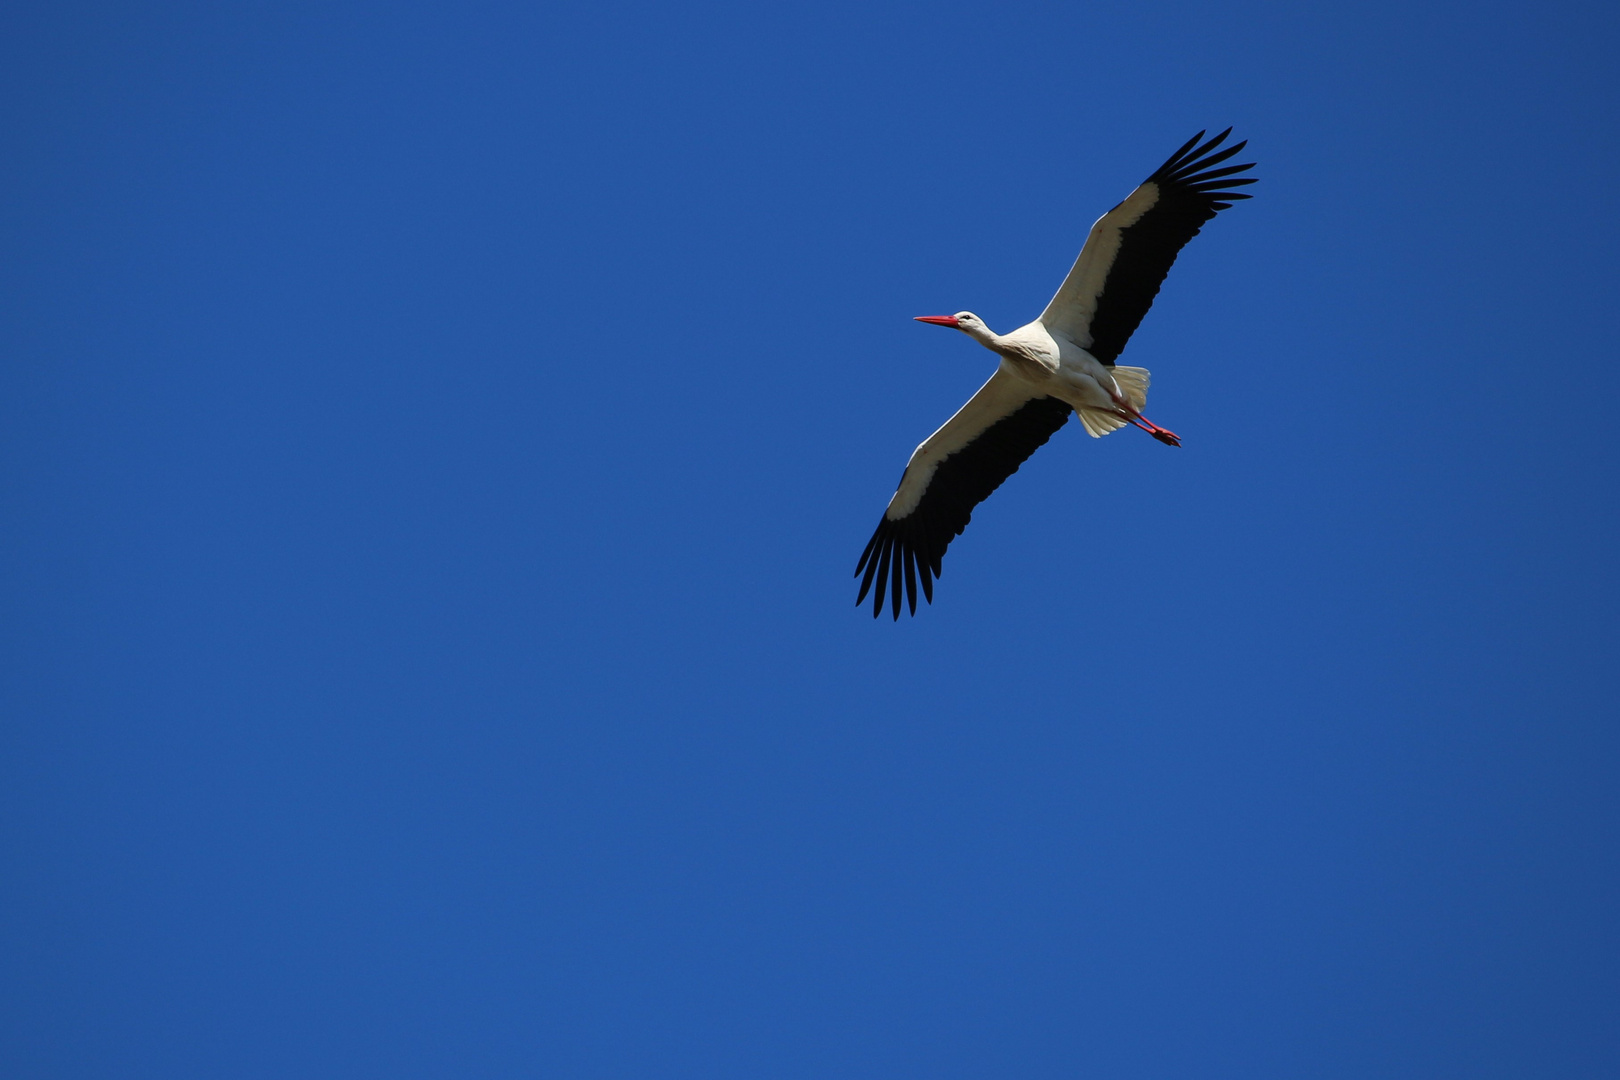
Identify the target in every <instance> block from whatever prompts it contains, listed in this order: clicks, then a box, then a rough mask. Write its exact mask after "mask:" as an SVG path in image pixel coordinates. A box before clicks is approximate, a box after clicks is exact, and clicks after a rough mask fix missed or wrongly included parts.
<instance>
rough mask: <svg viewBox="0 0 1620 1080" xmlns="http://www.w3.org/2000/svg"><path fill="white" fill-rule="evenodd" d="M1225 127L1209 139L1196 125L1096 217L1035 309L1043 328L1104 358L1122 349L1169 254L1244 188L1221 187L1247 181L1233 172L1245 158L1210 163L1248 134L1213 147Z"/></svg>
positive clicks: (1226, 155)
mask: <svg viewBox="0 0 1620 1080" xmlns="http://www.w3.org/2000/svg"><path fill="white" fill-rule="evenodd" d="M1231 131H1232V129H1231V128H1227V129H1226V130H1225V131H1223V132H1221V133H1220V134H1219V135H1217V136H1215V137H1214V138H1213V139H1210V140H1209V141H1208V142H1206V143H1203V144H1202V145H1199V140H1200V139H1202V138H1203V137H1204V133H1203V132H1202V131H1200V132H1199V133H1198V134H1197V135H1194V136H1193V137H1192V138H1191V139H1189V140H1188V141H1187V143H1186V144H1185V145H1184V146H1182V148H1181V149H1180V150H1177V151H1176V152H1175V153H1174V154H1172V155H1171V156H1170V160H1169V161H1166V162H1165V163H1164V164H1163V165H1160V166H1159V168H1158V169H1157V170H1156V171H1155V172H1154V173H1153V175H1152V176H1150V177H1148V178H1147V179H1146V180H1144V181H1143V182H1142V184H1141V186H1140V187H1138V188H1137V189H1136V190H1135V191H1133V192H1131V194H1130V196H1129V197H1128V198H1126V200H1125V201H1124V202H1122V203H1120V204H1119V205H1118V206H1116V207H1114V208H1113V209H1112V210H1110V211H1108V213H1106V214H1104V215H1103V216H1102V217H1100V218H1098V219H1097V223H1096V224H1095V225H1093V226H1092V227H1091V233H1090V235H1088V236H1087V237H1086V244H1085V247H1083V248H1082V249H1081V250H1080V257H1079V258H1078V259H1076V260H1075V262H1074V268H1073V269H1072V270H1070V271H1069V276H1068V277H1066V278H1064V279H1063V286H1062V287H1061V288H1059V289H1058V291H1057V295H1056V296H1054V297H1053V298H1052V302H1051V303H1050V304H1048V305H1046V310H1045V311H1043V312H1041V322H1042V323H1043V324H1044V325H1045V326H1046V328H1047V329H1048V330H1051V331H1055V332H1057V333H1061V334H1063V335H1064V336H1065V337H1067V338H1068V339H1069V340H1070V341H1072V342H1074V343H1075V344H1076V345H1078V346H1080V347H1081V348H1083V349H1085V350H1086V351H1088V352H1090V353H1091V355H1092V356H1095V357H1096V358H1097V359H1098V360H1100V361H1102V362H1103V363H1105V364H1112V363H1113V362H1114V360H1115V359H1116V358H1117V357H1118V356H1119V354H1120V353H1121V352H1123V351H1125V343H1126V342H1127V341H1129V340H1130V337H1131V334H1133V333H1135V332H1136V328H1137V326H1138V325H1140V324H1141V322H1142V316H1144V315H1146V314H1147V312H1148V308H1150V307H1152V306H1153V298H1154V297H1155V296H1158V295H1159V286H1160V285H1162V284H1163V283H1164V277H1165V275H1166V274H1168V273H1169V272H1170V266H1171V264H1172V263H1174V262H1175V261H1176V255H1177V254H1178V253H1179V252H1180V251H1181V249H1182V248H1183V247H1185V246H1186V244H1187V241H1189V240H1191V239H1192V238H1193V237H1195V236H1197V235H1198V231H1199V230H1200V229H1202V228H1203V226H1204V222H1206V221H1208V220H1209V219H1210V218H1212V217H1214V216H1215V215H1216V213H1218V212H1219V211H1221V210H1225V209H1226V208H1227V207H1229V206H1231V205H1232V201H1233V200H1235V199H1247V198H1248V197H1249V196H1247V195H1244V194H1242V193H1239V192H1235V191H1230V190H1227V189H1229V188H1234V187H1241V186H1242V185H1244V184H1252V183H1254V181H1255V178H1254V177H1238V176H1236V175H1235V174H1237V173H1240V172H1242V171H1243V170H1244V169H1249V168H1253V163H1252V162H1251V163H1249V164H1247V165H1228V166H1227V167H1225V168H1222V169H1217V168H1215V166H1217V165H1219V164H1220V163H1221V162H1223V161H1225V160H1227V159H1228V158H1230V157H1233V156H1234V155H1236V154H1237V153H1238V152H1239V151H1240V150H1242V149H1243V148H1244V147H1245V146H1247V145H1248V144H1247V142H1240V143H1236V144H1234V145H1232V146H1229V147H1227V148H1226V149H1225V150H1220V151H1216V149H1215V148H1216V147H1217V146H1219V145H1220V144H1221V143H1222V142H1223V141H1224V140H1225V139H1226V136H1227V135H1229V134H1231Z"/></svg>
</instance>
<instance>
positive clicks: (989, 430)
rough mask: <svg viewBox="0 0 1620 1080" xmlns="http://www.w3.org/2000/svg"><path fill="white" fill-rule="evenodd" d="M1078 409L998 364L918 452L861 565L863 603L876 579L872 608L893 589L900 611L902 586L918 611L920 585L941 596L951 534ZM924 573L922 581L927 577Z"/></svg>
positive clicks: (930, 596) (875, 611) (929, 596)
mask: <svg viewBox="0 0 1620 1080" xmlns="http://www.w3.org/2000/svg"><path fill="white" fill-rule="evenodd" d="M1073 411H1074V410H1073V409H1072V408H1071V407H1070V406H1069V405H1068V404H1067V403H1066V402H1063V401H1059V400H1058V399H1057V398H1051V397H1045V396H1042V395H1041V394H1040V393H1039V392H1038V391H1036V390H1034V388H1033V387H1031V386H1030V384H1029V383H1027V382H1025V381H1024V380H1022V379H1020V378H1018V377H1017V376H1015V375H1011V374H1008V373H1007V372H1005V371H1002V370H1000V369H998V370H997V371H996V373H995V374H994V375H992V376H990V380H989V381H988V382H986V383H985V384H984V385H983V386H981V387H980V388H979V391H978V393H976V394H974V395H973V397H972V398H970V399H969V400H968V403H967V404H966V405H963V406H962V408H961V409H959V410H958V411H957V413H956V415H955V416H953V417H951V418H950V419H949V420H947V421H946V422H945V424H944V425H943V426H941V427H940V429H939V430H938V431H936V432H934V433H933V434H932V435H930V436H929V437H928V439H927V440H926V441H925V442H924V443H923V444H922V445H921V446H919V447H917V449H916V451H915V452H914V453H913V454H912V455H911V461H910V462H908V463H907V465H906V471H905V473H904V474H903V475H902V476H901V477H900V487H899V489H898V490H896V491H895V493H894V498H893V499H891V500H889V508H888V509H887V510H886V511H884V514H883V517H882V519H881V520H880V521H879V522H878V527H877V530H876V531H875V532H874V533H873V534H872V539H871V540H869V541H867V544H866V550H865V551H864V552H863V553H862V554H861V560H860V562H859V563H858V564H857V565H856V567H855V576H856V577H859V578H861V589H860V595H859V596H857V597H856V599H855V603H856V604H857V605H859V604H861V603H863V602H865V600H866V594H867V592H868V591H871V590H872V588H873V586H876V591H875V592H874V593H873V597H872V615H873V616H874V617H876V616H878V615H881V614H882V612H883V600H884V597H885V595H887V596H888V598H889V601H890V607H891V609H892V610H893V612H894V617H895V618H896V619H898V618H899V617H900V605H901V599H902V596H901V591H902V589H904V599H905V602H906V606H907V607H908V608H909V609H910V611H911V613H912V614H913V615H915V614H916V613H917V591H918V589H917V586H918V584H919V583H920V584H921V586H922V594H923V598H924V599H925V600H927V601H928V602H929V603H930V604H931V603H933V602H934V583H933V579H934V578H937V577H939V572H940V563H941V561H942V560H943V558H944V556H945V549H946V548H948V547H950V544H951V541H952V540H954V539H955V538H956V537H958V536H960V535H961V534H962V530H963V529H965V528H967V524H968V521H969V519H970V518H972V516H973V509H974V507H976V506H978V505H979V504H980V503H981V502H983V501H984V500H985V499H987V498H989V497H990V493H991V492H993V491H995V490H996V488H998V487H1000V486H1001V483H1002V481H1004V480H1006V479H1007V477H1009V476H1011V475H1012V474H1013V473H1015V472H1017V471H1018V467H1019V466H1020V465H1022V464H1023V463H1024V462H1025V461H1026V460H1028V459H1029V456H1030V455H1031V454H1033V453H1034V452H1035V451H1036V450H1038V449H1040V447H1041V446H1042V445H1043V444H1045V442H1046V440H1048V439H1050V438H1051V437H1052V435H1053V434H1054V433H1055V432H1056V431H1057V430H1058V428H1060V427H1062V426H1063V425H1064V423H1065V422H1066V421H1067V420H1068V419H1069V416H1070V415H1071V414H1072V413H1073ZM919 579H920V582H919Z"/></svg>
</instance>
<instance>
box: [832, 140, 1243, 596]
mask: <svg viewBox="0 0 1620 1080" xmlns="http://www.w3.org/2000/svg"><path fill="white" fill-rule="evenodd" d="M1231 132H1232V129H1231V128H1227V129H1226V130H1225V131H1223V132H1221V133H1220V134H1219V135H1216V136H1215V137H1214V138H1212V139H1210V140H1209V141H1208V142H1202V141H1201V140H1202V139H1203V138H1204V132H1202V131H1200V132H1199V133H1198V134H1197V135H1194V136H1193V137H1192V138H1191V139H1188V140H1187V142H1186V143H1185V144H1184V145H1183V146H1182V147H1181V149H1179V150H1177V151H1176V152H1175V153H1174V154H1172V155H1170V160H1168V161H1166V162H1165V163H1164V164H1163V165H1160V166H1159V167H1158V169H1156V170H1155V171H1154V173H1153V175H1152V176H1150V177H1148V178H1147V179H1146V180H1144V181H1143V182H1142V184H1141V186H1139V187H1138V188H1137V189H1136V190H1135V191H1133V192H1131V193H1130V195H1129V196H1127V197H1126V199H1125V201H1124V202H1122V203H1120V204H1119V205H1118V206H1116V207H1114V208H1113V209H1112V210H1110V211H1108V213H1106V214H1104V215H1103V216H1102V217H1100V218H1098V219H1097V223H1096V224H1095V225H1093V226H1092V227H1091V232H1090V234H1089V235H1088V236H1087V237H1086V243H1085V246H1084V247H1083V248H1081V249H1080V257H1079V258H1077V259H1076V260H1075V261H1074V267H1073V269H1071V270H1070V271H1069V276H1068V277H1066V278H1064V279H1063V284H1062V286H1060V287H1059V288H1058V291H1057V295H1056V296H1054V297H1052V302H1051V303H1050V304H1047V305H1046V310H1045V311H1043V312H1041V316H1040V318H1038V319H1036V320H1035V321H1034V322H1032V323H1029V324H1028V325H1025V326H1020V327H1019V328H1018V329H1017V330H1014V331H1013V332H1012V333H1010V334H997V333H995V332H994V331H993V330H991V329H990V328H989V327H988V326H986V325H985V324H984V320H982V319H980V318H979V317H978V316H977V315H975V314H973V312H971V311H959V312H957V313H956V314H955V315H921V316H918V318H917V321H918V322H925V323H933V324H935V325H936V326H949V327H952V328H953V329H956V330H960V331H961V332H962V333H964V334H966V335H968V336H969V337H971V338H972V339H973V340H974V341H977V342H978V343H979V344H981V345H983V346H984V347H985V348H987V349H990V350H991V351H993V352H995V353H998V354H999V355H1000V357H1001V360H1000V363H999V364H998V365H997V367H996V371H995V374H994V375H991V376H990V381H989V382H987V383H985V384H984V385H983V386H981V387H979V391H978V393H976V394H974V395H973V397H971V398H970V399H968V403H967V404H966V405H964V406H962V408H961V409H960V410H958V411H957V413H956V415H955V416H953V417H951V418H950V419H949V420H947V421H946V422H945V426H944V427H941V428H940V429H939V430H938V431H936V432H934V433H933V434H932V435H930V436H929V437H928V439H927V441H926V442H924V443H923V444H922V445H921V446H919V447H917V449H916V451H915V452H913V453H912V455H911V460H910V461H909V462H907V463H906V471H905V473H904V474H902V475H901V477H900V487H899V489H898V490H896V491H895V493H894V498H892V499H890V500H889V507H888V509H887V510H885V511H884V512H883V517H882V519H881V520H879V522H878V527H877V531H876V532H874V533H873V534H872V539H871V540H870V541H869V542H868V543H867V545H866V550H865V551H863V552H862V553H861V561H860V563H859V564H857V565H856V567H855V576H856V577H859V578H860V579H861V592H860V595H859V596H857V597H856V598H855V603H856V604H857V605H859V604H861V603H862V602H863V601H865V599H866V594H867V592H868V591H869V590H871V589H872V586H873V584H874V583H875V584H876V586H877V589H876V592H875V593H874V595H873V600H872V617H873V618H876V617H877V616H878V615H879V614H881V613H882V611H883V598H884V594H885V592H887V594H888V596H889V597H890V598H891V603H892V606H893V609H894V617H895V618H896V619H899V618H900V594H901V581H902V579H903V580H904V582H905V599H906V601H907V603H908V605H909V607H910V609H911V613H912V614H913V615H915V614H916V613H917V580H918V579H919V578H921V579H922V592H923V596H925V597H926V598H927V599H928V602H929V603H933V602H934V582H933V579H934V578H937V577H938V576H939V572H940V561H941V559H942V558H943V556H944V555H945V549H946V548H947V547H949V546H950V543H951V541H952V540H954V539H955V538H956V537H958V536H960V535H961V534H962V530H963V529H965V528H967V523H968V519H969V518H970V517H972V515H973V508H974V507H975V506H978V505H979V504H980V503H981V502H983V501H984V500H985V499H987V498H989V497H990V493H991V492H992V491H995V490H996V488H998V487H1000V486H1001V482H1002V481H1003V480H1005V479H1007V477H1009V476H1011V475H1012V474H1013V473H1015V472H1017V471H1018V466H1020V465H1022V464H1023V463H1024V462H1025V461H1026V460H1027V459H1028V458H1029V456H1030V455H1031V454H1033V453H1034V452H1035V451H1036V450H1038V449H1039V448H1040V447H1041V445H1042V444H1044V443H1045V442H1046V440H1047V439H1050V438H1051V437H1052V435H1053V434H1054V433H1055V432H1056V431H1057V429H1058V428H1060V427H1062V426H1063V425H1064V424H1065V423H1067V422H1068V419H1069V414H1070V413H1074V414H1077V415H1078V416H1079V417H1080V423H1081V424H1082V425H1083V426H1084V427H1085V429H1086V433H1087V434H1089V435H1091V436H1092V437H1093V438H1101V437H1102V436H1104V435H1107V434H1108V433H1109V432H1111V431H1117V430H1118V429H1120V428H1122V427H1124V426H1125V425H1126V424H1131V425H1134V426H1135V427H1139V428H1141V429H1142V430H1143V431H1145V432H1147V433H1148V434H1149V435H1152V436H1153V437H1154V438H1155V439H1158V440H1159V441H1160V442H1162V443H1164V444H1166V445H1168V446H1180V445H1181V440H1180V439H1179V438H1177V437H1176V434H1175V433H1174V432H1172V431H1167V430H1166V429H1164V428H1162V427H1160V426H1159V425H1158V424H1155V423H1154V422H1153V421H1151V420H1149V419H1148V418H1147V417H1145V416H1143V415H1142V407H1143V406H1144V405H1145V404H1146V403H1147V390H1148V372H1147V370H1146V369H1145V368H1139V367H1125V366H1123V365H1120V364H1116V363H1115V361H1116V360H1117V359H1118V358H1119V354H1120V353H1121V352H1123V351H1124V350H1125V343H1126V342H1127V341H1129V340H1130V337H1131V334H1132V333H1133V332H1134V331H1135V330H1136V327H1137V326H1138V324H1140V323H1141V321H1142V316H1144V315H1146V314H1147V311H1148V308H1149V307H1151V306H1152V305H1153V298H1154V297H1155V296H1157V295H1158V293H1159V286H1160V285H1161V284H1163V283H1164V278H1165V275H1166V274H1168V273H1169V272H1170V266H1171V264H1172V263H1174V262H1175V261H1176V255H1177V254H1178V253H1179V252H1180V251H1181V249H1182V247H1184V246H1185V245H1186V243H1187V241H1189V240H1191V239H1192V238H1193V237H1195V236H1197V235H1198V231H1199V230H1200V229H1201V228H1203V225H1204V223H1205V222H1206V221H1208V220H1209V219H1210V218H1212V217H1214V216H1215V215H1216V213H1217V212H1219V211H1221V210H1225V209H1227V208H1228V207H1230V206H1231V205H1232V202H1233V201H1234V200H1236V199H1247V198H1249V196H1248V195H1245V194H1242V193H1241V192H1236V191H1230V190H1227V189H1229V188H1235V187H1239V186H1242V185H1244V184H1252V183H1254V182H1255V178H1254V177H1239V176H1237V175H1236V174H1237V173H1240V172H1242V171H1243V170H1245V169H1249V168H1253V162H1250V163H1249V164H1247V165H1228V166H1226V167H1224V168H1216V166H1217V165H1220V164H1221V163H1222V162H1223V161H1226V160H1227V159H1229V158H1231V157H1233V156H1234V155H1236V154H1237V153H1238V152H1239V151H1240V150H1242V149H1243V148H1244V146H1246V145H1247V142H1240V143H1236V144H1234V145H1232V146H1228V147H1227V148H1226V149H1224V150H1216V147H1218V146H1220V145H1221V143H1222V142H1224V141H1225V140H1226V137H1227V136H1228V135H1229V134H1231ZM863 575H864V576H863Z"/></svg>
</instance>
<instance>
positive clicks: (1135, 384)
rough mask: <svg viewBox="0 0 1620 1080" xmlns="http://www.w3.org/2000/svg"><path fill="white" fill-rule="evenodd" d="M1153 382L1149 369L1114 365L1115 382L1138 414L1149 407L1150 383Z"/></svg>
mask: <svg viewBox="0 0 1620 1080" xmlns="http://www.w3.org/2000/svg"><path fill="white" fill-rule="evenodd" d="M1152 381H1153V376H1152V375H1149V374H1148V369H1147V368H1141V367H1126V366H1125V365H1124V364H1116V365H1114V382H1116V383H1118V384H1119V392H1120V393H1121V394H1124V395H1125V400H1126V401H1128V402H1130V403H1131V408H1133V409H1135V410H1136V411H1137V412H1141V411H1142V409H1143V408H1145V407H1146V406H1147V392H1148V383H1150V382H1152Z"/></svg>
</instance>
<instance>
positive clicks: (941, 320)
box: [915, 315, 957, 326]
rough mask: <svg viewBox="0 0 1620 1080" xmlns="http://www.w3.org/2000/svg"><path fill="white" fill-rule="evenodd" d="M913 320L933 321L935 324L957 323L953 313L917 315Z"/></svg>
mask: <svg viewBox="0 0 1620 1080" xmlns="http://www.w3.org/2000/svg"><path fill="white" fill-rule="evenodd" d="M915 321H916V322H929V323H933V324H934V325H935V326H956V325H957V318H956V316H955V315H918V316H917V317H916V319H915Z"/></svg>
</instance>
